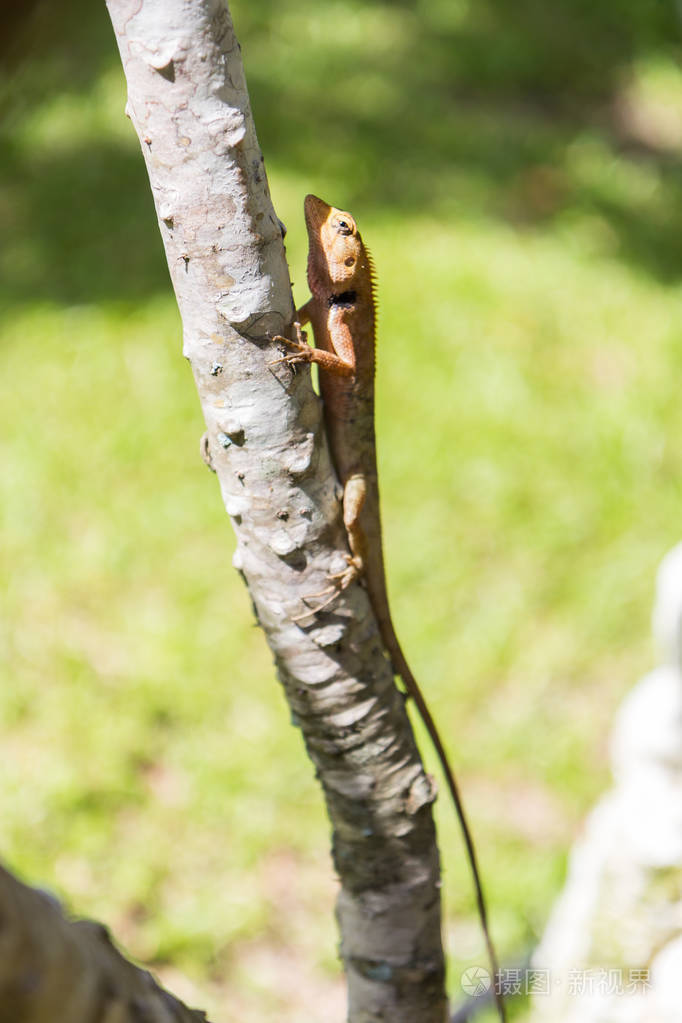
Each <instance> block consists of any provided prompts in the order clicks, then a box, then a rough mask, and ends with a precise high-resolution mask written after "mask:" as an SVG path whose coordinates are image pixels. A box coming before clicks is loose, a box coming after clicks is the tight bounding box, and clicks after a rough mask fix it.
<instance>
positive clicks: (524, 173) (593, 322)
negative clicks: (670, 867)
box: [0, 0, 682, 1023]
mask: <svg viewBox="0 0 682 1023" xmlns="http://www.w3.org/2000/svg"><path fill="white" fill-rule="evenodd" d="M5 6H6V7H9V5H5ZM231 9H232V13H233V17H234V21H235V24H236V28H237V33H238V36H239V38H240V41H241V45H242V51H243V57H244V62H245V66H246V74H247V80H248V83H249V87H250V91H251V97H252V103H253V110H254V115H255V120H256V125H257V129H258V134H259V139H260V143H261V146H262V149H263V153H264V156H265V161H266V166H267V169H268V173H269V177H270V184H271V190H272V194H273V199H274V202H275V206H276V209H277V212H278V214H279V216H280V218H281V219H282V220H284V221H285V223H286V224H287V226H288V230H289V233H288V235H287V250H288V257H289V262H290V266H291V273H292V279H293V280H294V282H295V289H294V293H295V297H296V300H297V302H298V303H301V302H302V301H304V300H305V298H306V289H305V283H304V267H305V231H304V227H303V220H302V200H303V196H304V195H305V194H306V193H307V192H309V191H312V192H315V193H316V194H318V195H321V196H322V197H324V198H325V199H327V200H329V201H330V202H332V203H333V204H335V205H338V206H341V207H345V208H348V209H350V210H351V211H352V212H353V213H354V214H355V216H356V217H357V219H358V221H359V224H360V227H361V230H362V232H363V235H364V238H365V240H366V242H367V243H368V245H369V247H370V248H371V250H372V252H373V255H374V259H375V263H376V267H377V272H378V279H379V302H380V325H379V330H380V337H379V344H380V349H379V374H378V383H377V386H378V435H379V445H380V447H379V458H380V469H381V482H382V492H383V518H384V531H385V545H386V554H387V563H388V573H389V586H390V592H391V598H392V603H393V607H394V617H395V620H396V624H397V626H398V631H399V634H400V636H401V638H402V642H403V646H404V648H405V651H406V653H407V655H408V657H409V660H410V662H411V664H412V667H413V669H414V671H415V674H416V676H417V678H418V679H419V681H420V683H421V685H422V686H423V688H424V691H425V693H426V695H427V698H428V699H429V701H430V703H431V705H432V709H433V711H434V714H435V717H436V719H437V721H438V722H439V726H440V728H441V730H442V733H443V735H444V737H445V739H446V743H447V745H448V747H449V750H450V753H451V755H452V759H453V762H454V764H455V766H456V769H457V770H458V773H459V776H460V781H461V785H462V788H463V790H464V795H465V800H466V803H467V806H468V810H469V814H470V817H471V820H472V825H473V829H474V833H475V836H476V839H477V842H478V848H479V855H480V859H481V867H482V870H483V874H484V878H485V883H486V888H487V894H488V899H489V902H490V905H491V907H492V920H493V927H494V932H495V935H496V937H497V941H498V945H499V949H500V953H501V958H502V959H503V961H505V962H506V961H509V960H511V961H518V959H519V958H520V957H522V956H523V954H524V953H525V952H527V951H528V950H529V949H530V948H531V947H532V946H533V945H534V944H535V942H536V941H537V939H538V936H539V934H540V933H541V931H542V928H543V926H544V923H545V921H546V919H547V916H548V914H549V911H550V908H551V905H552V900H553V898H554V897H555V895H556V893H557V891H558V889H559V887H560V885H561V883H562V880H563V877H564V872H565V865H566V855H567V850H568V847H569V845H570V843H571V841H572V839H573V838H574V836H575V835H576V833H577V832H578V830H579V828H580V822H581V820H582V818H583V817H584V815H585V813H586V812H587V810H588V808H589V806H590V804H591V803H592V801H593V800H594V799H595V798H596V797H597V796H598V794H599V793H600V792H601V791H602V790H603V789H604V787H605V786H606V785H607V784H608V777H609V776H608V760H607V749H606V736H607V733H608V729H609V724H610V720H611V716H612V714H613V711H614V708H615V707H616V705H617V703H618V701H619V700H620V698H621V697H622V695H623V694H624V693H625V692H626V690H627V689H628V688H629V687H630V686H631V685H632V684H633V683H634V682H635V681H636V679H637V677H638V676H639V675H641V674H642V672H643V671H645V670H646V669H648V668H649V667H650V666H651V665H652V664H653V662H654V655H653V651H652V649H651V641H650V630H649V614H650V606H651V600H652V595H653V582H654V572H655V569H656V566H657V564H658V562H659V560H660V558H661V556H662V555H663V554H664V552H665V551H666V550H667V549H668V548H670V547H671V546H672V545H673V544H674V543H676V542H677V541H678V540H679V539H680V534H681V532H682V528H681V524H680V523H681V517H680V508H681V506H682V482H681V480H682V443H681V438H682V404H681V403H680V398H679V396H680V384H679V380H680V371H681V370H682V345H681V344H680V342H681V340H682V289H681V286H680V280H681V274H682V242H681V239H682V175H681V170H682V72H681V71H680V68H679V66H678V63H677V62H678V57H679V54H680V38H681V33H680V20H679V16H678V9H677V7H676V6H675V4H673V3H672V2H667V0H636V2H635V0H625V2H623V3H621V4H617V5H616V4H610V5H609V4H607V5H601V7H600V6H599V5H594V4H591V3H587V2H585V0H557V2H556V3H554V4H552V5H547V4H545V3H541V2H540V0H519V2H517V3H515V4H513V5H509V4H508V3H505V2H503V0H477V2H475V3H474V2H473V0H424V2H419V0H413V2H407V0H402V2H396V0H393V2H391V3H389V2H387V0H386V2H383V3H382V2H372V0H364V2H351V0H338V2H331V3H328V4H324V5H320V4H319V3H317V2H316V0H292V2H290V3H283V4H278V5H274V4H271V3H266V2H264V0H248V2H247V0H234V2H233V3H232V4H231ZM3 23H4V25H5V30H4V33H3V37H2V40H1V41H0V58H1V60H2V73H1V79H0V102H1V111H2V121H1V124H0V303H1V306H2V315H1V317H0V360H1V362H2V365H1V369H0V389H1V399H0V450H1V455H2V474H1V476H0V515H1V516H2V542H1V543H0V575H1V577H2V580H3V585H2V587H1V590H0V731H1V737H2V738H1V741H2V785H1V786H0V821H1V822H2V823H1V825H0V850H1V852H2V855H3V857H4V858H5V860H6V862H7V863H8V865H9V866H10V867H11V868H13V869H14V870H15V871H17V872H18V873H19V874H20V875H21V876H23V877H25V878H26V879H27V880H30V881H31V882H33V883H41V884H43V885H45V886H46V887H49V888H51V889H53V890H55V891H56V892H57V893H58V894H59V895H60V896H62V897H64V898H66V899H68V901H69V904H70V905H71V907H72V908H73V910H74V911H75V912H77V913H79V914H87V915H93V916H95V917H97V918H100V919H102V920H103V921H106V922H107V923H108V924H109V925H110V926H111V927H112V929H113V931H114V934H115V935H116V937H117V938H118V939H119V940H120V941H121V942H122V943H123V945H124V946H125V947H126V949H127V951H128V952H129V953H130V954H132V955H134V956H136V957H138V958H140V959H142V960H144V961H145V962H147V963H148V964H151V966H152V968H153V969H154V970H155V972H157V973H158V974H159V975H160V976H161V978H162V979H163V981H164V982H165V983H167V984H168V985H169V986H171V987H172V988H173V989H174V990H175V991H176V992H177V993H178V994H180V995H181V996H183V997H185V998H186V999H188V1000H189V1001H191V1002H194V1003H195V1004H198V1005H201V1006H202V1007H204V1008H207V1009H209V1010H210V1011H211V1013H212V1015H213V1016H215V1018H216V1019H218V1020H226V1019H240V1020H243V1021H245V1023H248V1021H250V1020H261V1019H269V1018H272V1019H274V1018H277V1019H278V1020H280V1021H284V1023H287V1021H301V1020H306V1021H310V1023H318V1021H319V1023H322V1021H329V1020H339V1021H340V1020H341V1019H343V1018H344V1011H345V1010H344V993H343V983H342V981H341V980H340V979H339V978H338V976H337V972H338V967H337V960H336V930H335V924H334V920H333V915H332V908H333V902H334V898H335V882H334V879H333V875H332V870H331V866H330V861H329V856H328V848H329V835H328V832H327V825H326V821H325V817H324V812H323V807H322V803H321V799H320V796H319V793H318V790H317V787H316V784H315V782H314V780H313V778H312V772H311V769H310V766H309V764H308V762H307V761H306V759H305V755H304V752H303V747H302V743H301V740H300V737H299V734H298V732H297V731H296V730H295V729H294V728H293V727H292V725H291V723H290V721H289V719H288V715H287V710H286V706H285V702H284V699H283V697H282V695H281V692H280V690H279V688H278V684H277V683H276V681H275V679H274V673H273V668H272V663H271V658H270V656H269V653H268V651H267V648H266V645H265V641H264V639H263V637H262V635H261V634H260V632H259V631H258V630H257V629H256V628H255V627H254V622H253V617H252V613H251V609H250V604H249V600H248V596H247V593H246V591H245V589H244V587H243V586H242V584H241V582H240V580H239V579H238V577H237V576H236V574H235V573H234V571H233V570H232V568H231V565H230V559H231V555H232V550H233V537H232V534H231V531H230V527H229V522H228V520H227V518H226V516H225V514H224V512H223V509H222V506H221V501H220V496H219V492H218V487H217V484H216V481H215V478H214V477H212V476H210V475H209V473H207V471H206V469H205V468H204V466H203V464H202V463H201V461H200V459H199V454H198V441H199V437H200V435H201V433H202V431H203V424H202V421H201V417H200V413H199V407H198V401H197V399H196V396H195V392H194V387H193V383H192V379H191V374H190V371H189V368H188V366H187V365H186V363H185V362H184V360H183V359H182V357H181V335H180V323H179V319H178V315H177V310H176V308H175V305H174V300H173V295H172V292H171V289H170V285H169V280H168V275H167V270H166V266H165V260H164V255H163V251H162V247H161V242H160V238H159V232H158V229H157V226H156V220H155V215H154V211H153V206H152V201H151V196H150V193H149V188H148V185H147V180H146V174H145V171H144V166H143V162H142V159H141V155H140V152H139V146H138V143H137V140H136V137H135V135H134V132H133V129H132V127H131V126H130V123H129V122H128V121H127V119H126V118H125V117H124V113H123V110H124V103H125V85H124V80H123V75H122V71H121V67H120V63H119V60H118V53H117V50H116V46H115V41H114V37H113V32H112V30H111V26H110V23H109V21H108V17H107V14H106V10H105V8H104V5H103V4H93V3H92V0H89V2H86V0H76V2H72V3H71V4H70V5H68V9H66V7H65V6H56V5H49V4H47V3H40V2H39V3H35V2H33V3H25V4H23V5H22V6H19V5H16V6H14V7H12V9H11V10H6V11H5V12H4V18H3ZM417 731H418V735H419V738H420V742H421V745H422V747H423V750H424V754H425V757H426V760H427V763H428V766H429V768H430V769H431V770H434V773H436V774H437V771H436V768H435V765H434V758H433V756H432V753H431V750H430V748H429V747H428V744H427V743H426V741H424V736H423V733H422V731H421V730H420V729H419V727H418V726H417ZM437 815H438V821H439V830H440V845H441V850H442V857H443V867H444V875H445V878H444V899H445V905H446V914H447V922H446V931H447V935H446V936H447V945H448V952H449V955H450V985H449V986H450V989H451V990H452V993H453V997H455V998H456V997H457V996H459V994H460V989H459V977H460V974H461V970H462V968H463V967H464V966H468V965H472V964H474V965H475V964H485V958H484V952H483V944H482V940H481V936H480V930H479V926H478V923H477V920H476V916H475V912H474V908H473V896H472V892H471V884H470V879H469V873H468V868H467V865H466V862H465V860H464V856H463V850H462V844H461V840H460V837H459V835H458V833H457V829H456V827H455V824H454V822H453V820H452V817H453V815H452V812H451V809H450V807H449V806H448V803H447V801H446V800H445V799H442V800H440V801H439V804H438V806H437ZM524 1017H525V1008H524V1005H523V1003H520V1004H519V1005H518V1006H516V1008H515V1018H517V1019H523V1018H524Z"/></svg>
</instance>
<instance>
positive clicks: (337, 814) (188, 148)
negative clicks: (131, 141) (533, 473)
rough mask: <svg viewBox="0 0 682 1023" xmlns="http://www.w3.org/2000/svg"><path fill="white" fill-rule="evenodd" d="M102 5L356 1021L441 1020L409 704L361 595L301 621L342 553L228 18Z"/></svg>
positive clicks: (430, 836) (433, 874)
mask: <svg viewBox="0 0 682 1023" xmlns="http://www.w3.org/2000/svg"><path fill="white" fill-rule="evenodd" d="M107 6H108V8H109V13H110V16H111V20H112V22H113V25H114V30H115V33H116V37H117V41H118V45H119V48H120V51H121V58H122V61H123V66H124V70H125V74H126V78H127V81H128V106H127V112H128V114H129V116H130V118H131V120H132V122H133V124H134V126H135V129H136V131H137V133H138V135H139V138H140V143H141V146H142V152H143V154H144V158H145V161H146V164H147V170H148V173H149V180H150V184H151V188H152V192H153V195H154V202H155V205H156V212H157V215H158V221H159V229H160V231H161V235H162V238H163V242H164V245H165V249H166V256H167V259H168V266H169V269H170V275H171V278H172V282H173V286H174V288H175V293H176V296H177V300H178V305H179V307H180V313H181V316H182V322H183V332H184V354H185V356H186V357H187V359H188V360H189V362H190V363H191V366H192V371H193V373H194V378H195V382H196V386H197V389H198V392H199V398H200V401H201V406H202V410H203V413H204V418H205V420H206V427H207V441H206V449H207V453H208V456H209V458H210V460H211V462H212V468H213V469H214V470H215V472H216V473H217V476H218V481H219V483H220V488H221V492H222V496H223V500H224V503H225V508H226V510H227V513H228V515H229V516H230V518H231V520H232V524H233V526H234V530H235V533H236V536H237V549H236V553H235V556H234V565H235V567H236V568H237V569H238V570H239V571H240V572H241V573H242V575H243V576H244V579H245V581H246V584H247V586H248V588H249V593H250V595H251V598H252V600H253V605H254V610H255V613H256V616H257V618H258V621H259V622H260V624H261V626H262V628H263V630H264V631H265V634H266V637H267V640H268V643H269V645H270V648H271V649H272V652H273V654H274V658H275V664H276V666H277V671H278V674H279V678H280V680H281V682H282V684H283V686H284V689H285V693H286V697H287V699H288V701H289V705H290V707H291V712H292V717H293V720H294V721H295V722H296V724H297V725H299V727H300V728H301V730H302V732H303V736H304V739H305V743H306V748H307V750H308V753H309V755H310V757H311V759H312V761H313V763H314V765H315V770H316V774H317V776H318V777H319V779H320V782H321V784H322V788H323V791H324V796H325V800H326V804H327V810H328V813H329V817H330V820H331V823H332V828H333V843H332V848H333V857H334V864H335V867H336V870H337V871H338V874H339V878H340V881H341V893H340V896H339V900H338V920H339V927H340V930H341V955H342V958H343V961H344V966H345V969H346V973H347V976H348V990H349V1011H348V1018H349V1020H351V1021H353V1023H361V1021H362V1023H369V1021H375V1020H376V1021H378V1020H388V1019H390V1020H391V1021H392V1023H400V1021H409V1023H414V1021H416V1020H418V1021H419V1023H443V1020H444V1019H445V1017H446V999H445V993H444V973H445V971H444V958H443V951H442V946H441V932H440V927H441V921H440V893H439V883H440V877H439V861H438V851H437V847H436V841H435V830H434V824H433V818H432V813H431V804H432V802H433V799H434V789H433V785H432V783H431V781H430V779H429V778H428V777H427V776H426V775H425V773H424V769H423V767H422V764H421V760H420V758H419V754H418V751H417V748H416V745H415V742H414V738H413V735H412V731H411V729H410V725H409V722H408V719H407V715H406V713H405V708H404V702H403V698H402V697H401V695H400V694H399V693H398V691H397V689H396V687H395V685H394V682H393V677H392V673H391V669H390V666H389V663H388V661H387V659H386V657H385V655H384V652H383V648H382V645H381V642H380V639H379V634H378V630H377V625H376V622H375V620H374V618H373V616H372V613H371V610H370V608H369V604H368V600H367V596H366V593H365V591H364V589H363V588H362V587H361V586H359V585H355V586H353V587H351V588H350V589H349V590H348V591H346V592H344V593H342V594H341V595H340V596H339V597H338V599H337V600H335V602H334V604H333V608H331V609H330V610H329V611H328V612H325V613H323V614H320V615H317V616H311V615H310V614H308V617H300V616H302V615H305V612H306V611H307V610H308V607H307V605H306V604H305V602H304V600H303V598H305V597H306V596H309V595H310V594H314V593H317V592H319V591H321V590H324V589H325V587H326V586H327V585H328V581H327V577H328V574H329V573H330V572H334V571H338V570H339V569H340V568H343V567H345V561H344V555H345V553H346V552H347V547H346V541H345V534H344V530H343V525H342V521H341V516H340V506H339V491H338V485H337V483H336V480H335V478H334V474H333V470H332V468H331V464H330V460H329V455H328V451H327V444H326V440H325V436H324V432H323V427H322V424H321V415H320V402H319V399H318V398H317V397H316V396H315V394H314V392H313V389H312V386H311V380H310V374H309V371H308V369H307V368H306V369H305V370H301V369H299V371H298V372H294V371H293V370H292V369H291V368H290V367H288V366H286V365H283V364H281V363H280V364H276V360H277V359H278V358H279V356H280V355H281V352H280V351H279V349H278V346H277V345H276V344H274V343H273V342H272V341H271V340H270V336H271V335H274V334H278V333H286V331H287V330H288V328H289V326H290V324H291V320H292V317H293V306H292V298H291V288H290V283H289V275H288V271H287V265H286V261H285V256H284V247H283V242H282V230H281V225H280V223H279V221H278V219H277V217H276V216H275V213H274V210H273V208H272V204H271V200H270V195H269V192H268V185H267V179H266V175H265V170H264V166H263V158H262V156H261V153H260V150H259V147H258V142H257V139H256V133H255V128H254V124H253V119H252V115H251V110H250V106H249V99H248V95H247V91H246V84H245V80H244V73H243V68H242V63H241V56H240V49H239V45H238V43H237V40H236V38H235V36H234V32H233V27H232V23H231V19H230V15H229V12H228V10H227V7H226V5H225V3H224V2H223V0H107ZM332 198H333V197H332ZM301 229H302V228H301ZM212 570H214V566H213V565H207V566H206V571H207V572H208V571H212ZM228 680H229V674H228V678H226V684H228ZM193 684H197V685H200V684H201V682H200V680H196V681H195V682H194V683H193Z"/></svg>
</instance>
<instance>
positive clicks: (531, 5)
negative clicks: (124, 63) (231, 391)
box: [0, 0, 682, 303]
mask: <svg viewBox="0 0 682 1023" xmlns="http://www.w3.org/2000/svg"><path fill="white" fill-rule="evenodd" d="M27 10H28V9H27ZM232 10H233V15H234V17H235V21H236V23H237V26H238V30H239V34H240V38H241V42H242V47H243V51H244V54H245V60H246V66H247V76H248V80H249V85H250V89H251V94H252V100H253V106H254V113H255V117H256V123H257V125H258V131H259V138H260V141H261V145H262V147H263V150H264V152H265V154H266V160H268V161H270V162H274V163H276V164H277V166H278V168H281V169H282V170H284V171H286V172H287V173H289V174H291V175H292V176H297V177H300V178H303V179H305V181H306V187H309V188H310V189H311V190H315V189H317V188H323V187H324V188H325V189H326V190H327V194H329V195H330V196H331V197H332V198H336V197H337V196H338V198H337V199H336V201H338V202H339V203H342V204H344V205H348V206H351V207H352V206H353V205H358V206H361V207H362V206H364V207H365V208H367V207H373V208H375V209H378V210H382V209H383V210H385V211H386V212H387V213H393V214H394V215H395V216H396V217H399V216H400V215H401V213H406V214H408V213H409V214H412V213H414V212H420V213H421V212H423V213H427V214H428V213H434V214H436V213H438V214H440V215H447V216H448V218H449V219H455V220H456V219H457V218H458V217H467V218H478V217H493V218H500V219H502V220H505V221H509V222H511V223H514V224H516V225H519V226H521V225H531V226H532V225H545V226H546V227H548V228H550V229H551V227H552V224H553V222H554V221H555V220H556V219H558V218H561V217H564V216H566V215H567V214H570V215H579V216H580V215H588V216H591V215H596V216H598V217H601V218H603V219H604V220H605V221H606V222H607V223H608V226H609V229H610V231H611V234H612V236H613V238H614V240H615V241H614V248H615V254H616V255H617V256H618V257H620V258H622V259H625V260H627V261H630V262H632V263H634V264H636V265H638V266H640V267H641V269H642V270H643V271H644V272H647V273H650V274H652V275H654V276H656V277H658V278H659V279H661V280H664V281H668V280H675V279H677V278H678V277H679V275H680V273H681V272H682V247H681V246H680V244H679V238H680V233H681V231H682V175H681V173H680V172H681V170H682V166H681V164H682V160H681V159H680V153H679V151H675V152H672V153H671V152H668V153H666V154H664V153H662V152H659V151H657V150H655V149H654V148H652V147H648V148H647V147H646V146H641V145H640V146H639V148H638V149H636V150H634V149H632V148H630V149H627V148H625V147H624V145H623V143H624V138H623V133H622V130H621V126H620V125H619V124H618V121H617V118H616V117H615V116H614V110H615V105H614V97H615V96H616V95H617V94H618V90H619V89H621V88H622V85H623V82H624V81H625V80H626V78H627V75H628V72H629V69H630V67H631V65H632V62H633V61H635V60H636V59H638V58H641V57H646V56H651V55H657V54H661V55H664V56H666V55H668V56H669V55H674V54H675V53H676V52H677V50H678V49H679V36H680V32H679V24H678V21H677V16H676V13H675V8H674V7H673V5H672V3H667V2H653V0H650V2H646V0H636V2H635V0H627V2H624V3H623V4H621V5H601V6H600V5H593V4H590V3H588V2H587V0H562V2H559V3H557V4H554V5H547V4H546V3H544V2H541V0H520V2H519V3H518V4H513V5H509V4H508V3H506V2H504V0H478V2H477V3H476V4H471V5H470V6H469V5H467V4H466V3H465V2H464V0H462V2H459V3H454V2H452V0H429V2H428V3H426V2H423V3H418V2H413V0H409V2H408V0H400V2H392V3H391V4H388V3H385V2H384V3H379V2H371V0H363V2H360V0H339V2H337V3H335V4H330V5H325V6H322V7H321V6H320V5H318V4H316V3H313V0H298V2H297V3H295V4H293V3H292V4H290V5H288V6H286V7H285V8H283V9H278V10H277V11H274V10H273V8H272V5H271V4H270V3H266V2H265V0H249V2H248V3H247V2H246V0H235V2H234V3H233V4H232ZM27 18H28V19H29V20H28V21H27V22H26V24H24V25H20V26H19V28H18V29H17V30H16V31H15V34H14V36H13V37H12V38H13V40H14V46H13V50H12V52H11V53H10V57H11V63H12V64H13V65H14V67H15V68H19V69H20V75H19V78H18V81H19V83H20V85H19V90H18V92H19V95H17V94H16V92H15V96H14V97H12V96H11V95H10V96H9V97H8V96H6V97H5V101H4V106H5V108H6V109H7V107H8V104H9V103H13V112H12V114H11V116H10V117H7V118H5V121H4V127H3V128H2V130H1V131H0V138H2V154H1V155H0V214H2V219H3V221H4V225H3V236H4V241H3V253H2V263H3V264H4V272H3V274H2V280H1V282H0V297H2V298H3V299H4V300H5V301H8V302H17V301H18V302H22V303H23V302H27V301H31V300H36V299H47V300H55V301H60V302H66V303H77V302H91V301H98V300H103V299H109V298H110V299H121V298H124V299H131V300H134V299H136V298H137V297H139V296H140V295H142V294H149V293H151V292H154V291H160V290H166V289H167V288H168V278H167V271H166V267H165V263H164V259H163V254H162V250H161V243H160V240H159V238H158V232H157V230H156V226H155V222H154V214H153V208H152V203H151V198H150V196H149V192H148V186H147V183H146V175H145V171H144V167H143V163H142V160H141V158H140V157H139V155H138V154H137V152H136V150H135V148H134V147H133V146H131V145H125V144H124V143H123V142H121V143H120V144H117V143H116V141H115V140H112V139H111V138H110V137H108V136H107V135H106V133H103V136H102V139H101V141H99V142H98V141H96V140H88V143H87V145H86V144H83V143H79V144H78V145H77V146H71V147H69V146H68V145H66V146H60V147H59V148H58V151H55V152H52V151H46V152H43V153H40V154H39V155H38V156H36V154H35V152H30V155H29V151H28V150H26V149H25V148H24V149H22V148H20V147H15V146H13V145H12V139H11V132H12V128H11V126H12V124H13V123H14V124H16V121H17V118H18V117H21V116H22V112H25V111H30V110H31V109H34V108H35V107H37V106H39V105H40V104H41V103H43V102H44V100H45V97H46V96H51V95H56V94H58V93H60V92H68V91H73V92H75V93H87V92H88V90H90V89H92V88H93V85H94V83H95V82H96V81H97V79H98V77H99V75H100V74H101V73H102V72H103V71H104V70H107V69H110V68H111V67H113V66H115V65H116V61H117V56H116V50H115V44H114V39H113V33H112V31H111V27H110V25H109V23H108V19H107V15H106V12H105V10H104V7H103V5H102V6H100V5H98V4H93V3H92V2H91V0H79V2H77V3H75V4H73V5H71V10H70V12H69V13H68V15H65V14H64V13H63V12H62V11H61V10H60V11H56V10H55V9H53V5H47V4H41V5H39V6H38V9H37V11H36V12H34V13H33V14H28V15H27ZM8 45H9V44H7V46H8ZM7 46H6V48H7ZM585 138H588V139H590V140H592V142H593V143H594V144H595V145H597V146H598V147H601V152H602V154H603V155H602V159H603V161H604V162H608V161H609V160H615V161H619V162H621V163H623V164H624V165H627V166H632V167H633V168H635V169H637V170H639V171H641V172H643V173H645V174H649V175H651V177H652V180H654V179H655V185H654V186H653V187H652V188H651V189H649V191H648V193H647V197H646V200H645V201H643V202H633V199H632V196H631V194H630V193H629V192H628V189H627V188H625V189H620V190H618V189H614V190H611V189H610V188H609V182H608V176H606V178H605V180H602V181H600V180H596V179H593V178H591V177H590V176H589V175H587V176H586V177H585V176H583V177H581V176H580V175H576V174H575V171H574V168H573V165H572V162H571V153H572V147H574V145H575V143H576V141H577V140H584V139H585ZM597 177H598V176H597Z"/></svg>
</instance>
